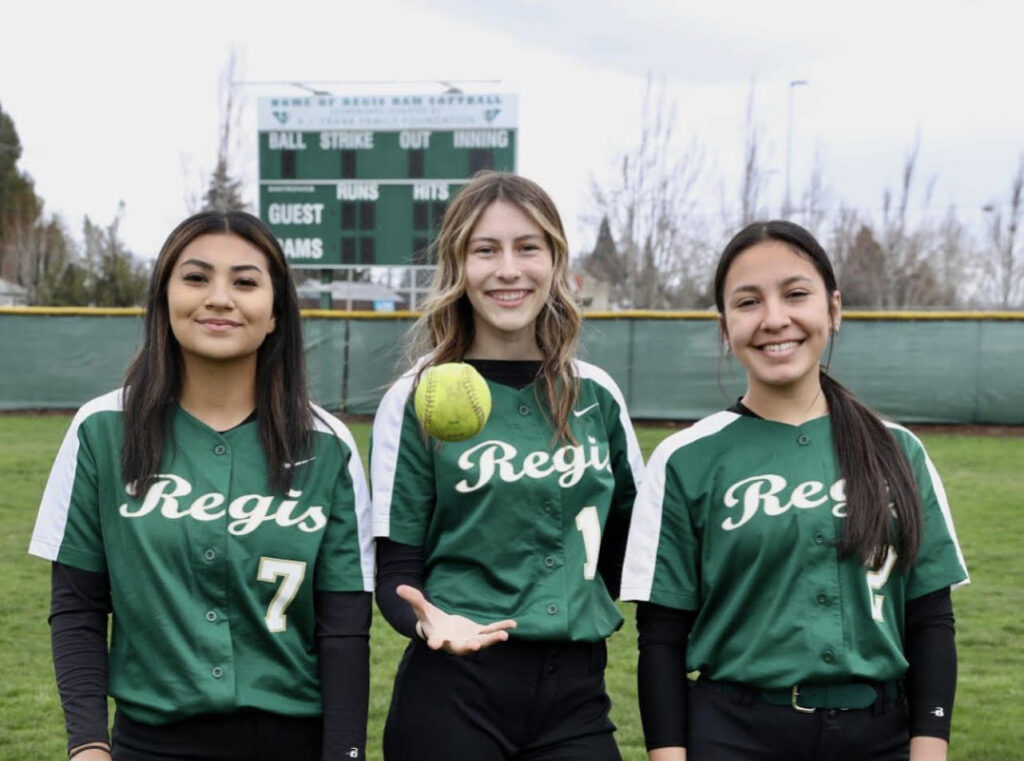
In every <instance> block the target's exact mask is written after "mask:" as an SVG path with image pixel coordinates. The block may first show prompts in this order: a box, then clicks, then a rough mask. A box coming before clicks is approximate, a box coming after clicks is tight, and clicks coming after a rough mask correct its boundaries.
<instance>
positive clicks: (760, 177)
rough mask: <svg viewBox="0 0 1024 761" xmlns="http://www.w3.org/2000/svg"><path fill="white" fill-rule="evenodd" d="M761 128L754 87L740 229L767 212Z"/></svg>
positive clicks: (749, 105)
mask: <svg viewBox="0 0 1024 761" xmlns="http://www.w3.org/2000/svg"><path fill="white" fill-rule="evenodd" d="M762 142H763V141H762V139H761V127H760V125H759V124H758V122H757V115H756V111H755V103H754V85H753V83H751V85H750V92H749V93H748V95H747V116H746V129H745V132H744V138H743V176H742V177H741V178H740V219H739V222H740V227H746V226H747V225H749V224H750V223H751V222H754V221H756V220H758V219H764V218H765V217H766V216H767V215H768V214H767V210H766V209H764V208H762V207H761V193H762V191H763V190H764V186H765V179H766V177H765V172H764V170H763V169H762V168H761V161H762V156H761V152H762Z"/></svg>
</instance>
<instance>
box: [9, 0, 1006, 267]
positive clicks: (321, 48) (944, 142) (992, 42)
mask: <svg viewBox="0 0 1024 761" xmlns="http://www.w3.org/2000/svg"><path fill="white" fill-rule="evenodd" d="M1022 20H1024V11H1022V10H1021V6H1020V4H1019V3H1015V2H1009V1H1006V0H1003V1H1001V2H992V1H990V0H977V1H974V2H943V1H942V0H938V1H936V0H932V2H918V1H917V0H886V1H885V2H880V1H878V0H858V1H857V2H847V3H842V4H838V3H832V2H822V0H816V1H815V2H803V1H802V0H801V1H796V0H780V1H779V2H775V3H765V2H763V1H762V2H736V1H734V0H716V2H707V1H706V0H703V1H702V2H692V3H691V2H682V1H681V0H633V1H632V2H612V0H561V1H556V0H521V1H519V2H516V1H515V0H504V1H502V0H420V2H405V1H404V0H369V1H367V2H348V1H347V0H340V1H337V2H330V3H318V2H309V1H307V0H289V1H288V2H284V1H283V0H277V1H276V2H265V1H264V0H248V2H245V3H234V2H217V1H216V0H204V1H203V2H194V1H193V0H176V1H175V2H170V3H145V2H138V1H137V0H135V1H133V2H113V1H110V2H107V1H106V0H93V1H92V2H88V3H82V2H74V3H72V2H68V3H63V2H60V3H58V2H48V1H47V0H37V1H36V2H33V3H28V2H18V3H5V4H4V5H3V6H2V9H0V105H2V106H3V109H4V110H5V111H6V112H7V113H8V114H9V115H10V116H11V117H12V118H13V119H14V120H15V124H16V126H17V129H18V132H19V134H20V137H21V141H22V144H23V147H24V154H23V156H22V160H21V163H20V166H21V168H22V169H23V170H25V171H27V172H28V173H29V174H31V175H32V177H33V178H34V179H35V182H36V189H37V192H38V193H39V194H40V195H41V196H42V197H43V198H44V199H45V201H46V203H47V209H48V210H49V211H50V212H59V213H61V214H62V215H63V216H64V217H65V218H66V219H67V220H68V222H69V224H70V225H71V227H72V229H73V231H74V233H75V235H76V237H80V225H81V218H82V215H83V214H88V215H89V216H90V217H91V218H92V219H93V221H96V222H100V223H104V224H106V223H107V222H109V221H110V220H111V219H112V218H113V216H114V214H115V212H116V209H117V204H118V201H119V200H123V201H124V202H125V204H126V210H125V216H124V221H123V224H122V232H123V234H124V237H125V238H126V239H127V241H128V244H129V246H130V247H131V248H132V249H133V250H134V251H135V252H136V253H139V254H140V255H143V256H151V255H153V254H154V253H155V252H156V250H157V249H158V248H159V245H160V243H161V242H162V240H163V238H164V237H165V236H166V234H167V233H168V232H169V231H170V229H171V228H172V227H173V226H174V225H175V224H176V223H177V222H178V221H179V220H180V219H181V218H182V217H183V216H184V215H185V214H186V208H185V198H186V196H187V195H188V194H189V193H190V192H191V193H195V192H197V191H198V190H200V189H201V180H200V177H201V174H202V172H204V171H209V169H210V168H211V167H212V164H213V161H214V157H215V153H216V137H217V118H218V116H217V103H218V86H217V85H218V76H219V74H220V71H221V69H222V68H223V65H224V62H225V60H226V58H227V55H228V51H229V49H230V47H231V45H232V44H234V45H235V46H236V47H237V49H238V50H239V51H241V53H242V55H243V58H244V71H243V74H244V78H245V79H246V80H248V81H250V82H253V81H278V82H289V81H302V82H314V81H326V80H332V81H336V80H345V81H359V82H366V81H382V80H421V81H423V82H422V83H420V84H416V83H411V84H409V85H408V86H407V87H405V88H402V89H405V90H407V91H409V92H437V91H440V90H441V89H442V88H441V85H439V84H434V83H433V82H434V81H436V80H444V81H457V80H481V79H483V80H487V79H493V80H500V84H495V85H489V84H485V85H471V84H466V85H464V88H465V89H467V90H472V89H478V90H480V89H482V90H500V91H504V92H512V93H516V94H518V96H519V146H520V151H519V156H518V162H519V171H520V172H521V173H522V174H525V175H527V176H529V177H531V178H533V179H535V180H537V181H538V182H540V183H541V184H542V185H543V186H544V187H545V188H547V189H548V190H549V191H550V192H551V194H552V196H553V197H554V198H555V201H556V202H557V203H558V205H559V208H560V209H561V210H562V212H563V215H564V217H565V219H566V224H567V227H568V232H569V235H570V244H571V247H572V249H573V251H574V252H575V251H580V250H581V249H583V248H584V247H586V246H588V245H589V244H590V242H591V241H592V239H593V230H591V229H590V228H589V227H587V226H584V225H583V224H582V221H581V219H582V218H583V216H584V212H585V210H586V206H587V199H588V188H589V184H590V181H591V178H592V177H597V178H603V177H606V176H608V174H609V173H610V165H611V162H612V160H613V158H614V157H615V156H616V154H618V153H619V152H621V151H622V150H624V149H626V148H628V147H629V145H630V143H631V141H633V140H635V139H636V136H637V134H638V132H639V128H640V120H639V112H640V104H641V100H642V95H643V89H644V81H645V78H646V76H647V74H648V72H651V73H653V74H654V75H655V76H658V77H664V78H665V80H666V82H667V83H668V86H669V88H670V91H671V94H672V96H673V97H674V98H675V99H676V102H677V105H678V124H679V127H678V131H679V133H680V143H681V144H682V143H684V142H686V141H687V140H689V139H693V138H696V139H697V140H698V141H699V143H700V144H701V145H702V146H703V148H704V151H705V152H706V155H707V162H706V164H707V166H706V171H705V178H706V182H705V185H704V186H703V187H704V191H703V194H704V195H705V196H706V201H705V203H704V208H705V209H706V212H707V213H708V214H709V215H715V216H717V215H718V210H719V209H720V208H721V206H722V204H723V199H724V202H725V203H726V204H728V205H731V206H735V205H736V203H735V201H734V200H733V199H735V198H736V195H737V190H736V187H737V180H738V176H739V168H740V165H741V160H742V146H743V138H744V113H745V109H746V104H747V96H748V93H749V92H750V90H751V88H752V87H753V91H754V94H755V103H756V114H757V121H758V123H759V126H760V129H761V131H762V134H763V135H764V148H765V151H766V159H765V168H766V169H767V170H768V171H769V172H770V175H769V181H768V187H767V189H766V196H765V199H766V200H767V201H768V202H769V204H770V206H771V207H773V208H774V209H775V210H776V211H777V209H778V207H779V205H780V204H781V201H782V196H783V191H784V184H785V183H784V176H785V163H786V157H785V153H786V130H787V98H788V95H789V91H790V87H789V83H790V82H791V81H792V80H797V79H805V80H807V81H808V84H807V85H806V86H803V87H799V88H796V89H794V90H793V96H794V119H793V124H792V127H793V137H794V141H793V155H792V165H793V174H792V177H793V180H792V183H793V195H794V197H797V196H799V193H800V191H801V190H802V188H803V186H804V184H805V182H806V179H807V177H808V175H809V173H810V169H811V164H812V161H813V159H814V156H815V155H816V154H817V155H820V157H821V162H822V165H823V168H824V176H825V180H826V183H827V185H828V186H829V187H830V189H831V192H832V194H833V198H834V199H835V200H839V199H842V200H844V201H845V202H847V203H848V204H852V205H855V206H858V207H861V208H864V209H877V208H878V207H879V206H880V205H881V198H882V192H883V190H884V189H885V188H886V187H892V188H895V187H896V185H897V182H898V178H899V172H900V169H901V165H902V162H903V159H904V157H905V156H906V154H907V153H908V151H909V150H910V148H911V146H912V145H913V143H914V140H915V135H918V134H919V135H920V162H919V173H920V177H921V182H920V185H919V187H920V189H921V191H922V192H921V193H919V194H918V196H917V197H916V199H915V201H914V205H916V206H921V205H922V204H923V202H924V201H923V197H924V193H923V189H924V187H925V185H926V184H927V182H928V180H930V179H931V178H933V177H934V178H935V184H934V194H933V197H932V200H931V207H930V208H931V213H934V214H936V215H938V214H941V213H942V212H943V211H944V210H945V208H946V207H947V206H948V205H949V204H951V203H953V204H956V205H957V207H958V210H959V211H960V214H961V218H962V219H964V220H965V221H967V222H968V223H977V222H978V221H979V220H980V219H981V218H982V212H981V208H982V207H983V206H984V205H986V204H988V203H990V202H992V201H996V202H1002V201H1005V198H1006V195H1007V192H1008V188H1009V184H1010V180H1011V178H1012V176H1013V174H1014V171H1015V169H1016V166H1017V162H1018V160H1019V157H1020V155H1021V152H1022V151H1024V98H1022V97H1021V89H1022V87H1021V76H1022V75H1021V70H1022V68H1024V67H1022V64H1021V61H1020V53H1019V51H1020V49H1021V40H1020V35H1021V29H1022V25H1021V22H1022ZM324 89H330V90H332V91H334V92H337V93H344V92H347V91H350V90H353V89H357V90H358V91H360V92H373V91H374V87H373V86H359V87H356V86H354V85H353V86H351V87H350V86H346V85H341V84H339V85H332V86H325V87H324ZM388 89H389V91H394V89H395V88H394V87H391V88H388ZM244 92H245V93H246V94H247V95H248V96H250V97H251V104H250V106H249V107H248V109H247V111H246V114H245V120H244V122H243V132H242V135H243V137H244V138H245V139H246V141H247V145H246V146H245V147H244V148H243V151H242V155H243V158H244V159H245V160H246V162H247V164H246V171H247V179H248V180H249V183H248V184H247V189H246V194H247V197H248V198H249V199H250V200H251V201H253V202H255V200H256V197H257V188H256V183H255V178H256V166H255V157H256V149H255V143H256V126H255V112H256V109H255V98H256V97H257V96H259V95H271V94H278V93H289V94H292V93H296V92H297V91H296V90H294V89H291V88H288V87H286V86H284V85H282V86H278V87H266V86H255V85H253V86H247V87H246V88H245V89H244Z"/></svg>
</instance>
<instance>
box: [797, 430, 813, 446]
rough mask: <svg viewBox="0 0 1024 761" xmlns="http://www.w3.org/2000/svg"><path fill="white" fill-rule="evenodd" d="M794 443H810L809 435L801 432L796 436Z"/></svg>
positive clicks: (804, 444)
mask: <svg viewBox="0 0 1024 761" xmlns="http://www.w3.org/2000/svg"><path fill="white" fill-rule="evenodd" d="M796 443H797V444H799V445H800V446H802V447H805V446H807V445H808V444H810V443H811V437H810V436H808V435H807V434H806V433H801V434H800V435H799V436H797V437H796Z"/></svg>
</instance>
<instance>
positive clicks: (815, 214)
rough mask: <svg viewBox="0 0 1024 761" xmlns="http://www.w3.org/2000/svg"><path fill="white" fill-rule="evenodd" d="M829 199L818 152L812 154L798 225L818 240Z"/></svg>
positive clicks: (826, 214)
mask: <svg viewBox="0 0 1024 761" xmlns="http://www.w3.org/2000/svg"><path fill="white" fill-rule="evenodd" d="M830 197H831V192H830V191H829V189H828V188H827V187H826V186H825V167H824V161H823V160H822V157H821V151H820V150H818V151H815V153H814V163H813V165H812V166H811V177H810V180H809V181H808V183H807V189H806V190H804V192H803V196H802V199H801V202H800V223H801V224H802V225H803V226H804V227H805V228H807V229H808V230H809V231H810V232H811V234H812V235H814V237H815V238H818V239H819V240H820V239H821V233H822V230H823V229H824V227H825V222H826V220H827V219H828V207H829V203H830Z"/></svg>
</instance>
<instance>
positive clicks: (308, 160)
mask: <svg viewBox="0 0 1024 761" xmlns="http://www.w3.org/2000/svg"><path fill="white" fill-rule="evenodd" d="M516 112H517V100H516V96H515V95H509V94H505V93H492V94H470V93H446V94H443V95H439V94H435V95H361V96H337V95H333V96H330V95H324V96H316V95H312V96H301V97H270V98H260V99H259V119H258V129H259V146H260V170H259V171H260V216H261V218H262V219H263V221H264V222H267V223H268V224H269V225H270V227H271V229H272V230H273V231H274V234H275V235H277V237H278V239H279V240H280V241H281V246H282V247H283V248H284V252H285V254H286V255H287V257H288V260H289V262H290V263H291V264H292V265H293V266H298V267H317V268H322V267H337V266H346V265H355V266H374V265H388V264H395V265H410V264H429V263H431V262H430V261H429V249H430V243H431V242H432V241H433V239H434V236H435V235H436V233H437V228H438V224H439V223H440V220H441V217H442V216H443V215H444V211H445V209H446V208H447V205H448V202H449V201H450V200H451V198H452V197H453V196H454V195H455V193H456V192H457V191H458V190H459V188H461V187H462V186H463V185H465V184H466V180H467V179H468V178H469V177H470V176H471V175H473V173H475V172H477V171H479V170H481V169H500V170H504V171H510V172H511V171H515V166H516V161H515V156H516V121H517V113H516Z"/></svg>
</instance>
